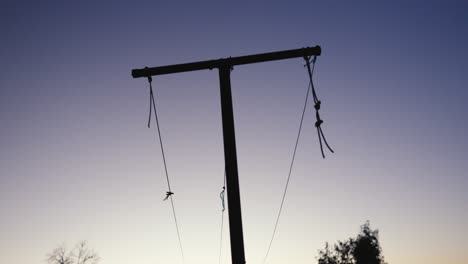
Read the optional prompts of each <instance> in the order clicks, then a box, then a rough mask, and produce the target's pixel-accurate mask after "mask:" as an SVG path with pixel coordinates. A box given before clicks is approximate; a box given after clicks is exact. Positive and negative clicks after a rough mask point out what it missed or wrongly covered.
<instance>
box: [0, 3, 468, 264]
mask: <svg viewBox="0 0 468 264" xmlns="http://www.w3.org/2000/svg"><path fill="white" fill-rule="evenodd" d="M169 2H170V1H131V2H130V1H128V2H127V3H123V2H119V1H108V2H107V3H104V1H30V2H26V1H8V0H7V1H2V3H1V7H0V28H1V43H0V58H1V62H2V63H1V64H0V121H1V128H0V150H1V151H0V213H1V217H0V263H5V264H6V263H14V264H33V263H45V255H46V253H48V252H50V251H51V250H52V249H53V248H54V247H55V246H57V245H59V244H61V243H62V242H63V243H65V244H66V245H68V246H73V245H74V244H75V243H76V242H77V241H79V240H82V239H86V240H87V241H88V242H89V243H90V245H91V246H92V247H93V248H95V249H96V250H97V251H98V252H99V254H100V256H101V259H102V260H101V262H100V263H101V264H109V263H112V264H129V263H135V264H136V263H138V264H155V263H181V258H180V254H179V249H178V245H177V236H176V232H175V228H174V225H173V219H172V215H171V211H170V210H171V209H170V205H169V203H165V202H162V201H161V200H162V198H164V193H165V191H166V182H165V178H164V168H163V163H162V159H161V154H160V149H159V144H158V142H157V139H156V131H155V129H154V128H152V129H151V130H150V129H148V128H146V122H147V118H148V100H149V99H148V86H147V83H146V80H144V79H132V78H131V76H130V71H131V69H133V68H141V67H144V66H159V65H166V64H174V63H182V62H190V61H196V60H205V59H216V58H221V57H228V56H240V55H248V54H254V53H260V52H269V51H277V50H285V49H295V48H300V47H305V46H315V45H321V46H322V56H321V57H319V58H318V61H317V67H316V71H315V74H314V78H315V84H316V86H317V90H318V95H319V97H320V98H321V100H322V102H323V104H322V105H323V107H322V110H321V114H322V117H323V119H324V120H325V123H324V126H323V129H324V132H325V134H326V135H327V139H328V140H329V142H330V143H331V145H332V146H333V147H334V149H335V150H336V154H335V155H328V156H327V159H325V160H322V158H321V156H320V151H319V146H318V141H317V136H316V131H315V130H314V129H315V128H314V118H315V117H314V116H313V112H312V111H311V110H312V109H313V108H312V105H309V108H308V111H307V112H306V117H305V123H304V127H303V131H302V136H301V140H300V143H299V148H298V152H297V156H296V164H295V167H294V170H293V175H292V179H291V183H290V186H289V192H288V196H287V198H286V203H285V207H284V210H283V216H282V218H281V220H280V225H279V228H278V233H277V237H276V240H275V242H274V244H273V247H272V251H271V253H270V257H269V261H268V263H271V264H279V263H316V259H315V258H316V256H317V250H318V249H320V248H323V246H324V244H325V242H326V241H329V242H335V241H336V240H341V239H346V238H349V237H351V236H354V235H356V234H357V232H358V231H359V226H360V225H361V224H363V223H364V222H365V221H366V220H367V219H368V220H370V221H371V225H372V226H373V227H375V228H378V229H379V230H380V235H381V245H382V247H383V253H384V256H385V259H386V261H387V262H389V263H391V264H397V263H398V264H410V263H411V264H432V263H434V264H435V263H453V264H466V263H468V224H467V223H468V192H467V191H466V190H467V187H468V177H467V174H466V171H467V170H468V163H467V157H468V140H466V134H467V133H468V129H467V128H468V123H467V121H466V116H467V115H468V107H467V106H466V102H467V99H468V90H467V89H466V88H467V83H468V74H467V73H468V52H467V51H466V47H468V15H467V11H468V4H467V3H466V1H435V2H434V1H401V2H397V1H327V2H328V3H327V4H324V3H318V2H317V3H314V2H313V1H283V3H272V2H271V1H255V3H253V2H254V1H250V2H248V1H246V2H245V3H241V1H231V2H229V3H223V1H186V3H181V2H178V1H171V2H173V3H169ZM195 2H196V3H195ZM321 2H325V1H321ZM377 2H379V3H377ZM303 65H304V62H303V60H302V59H292V60H285V61H277V62H270V63H262V64H255V65H246V66H239V67H236V68H235V69H234V71H233V73H232V76H231V78H232V87H233V100H234V111H235V126H236V136H237V150H238V162H239V173H240V187H241V199H242V212H243V223H244V231H245V234H244V237H245V246H246V259H247V263H261V261H262V259H263V256H264V254H265V252H266V249H267V246H268V241H269V239H270V236H271V232H272V229H273V226H274V220H275V219H274V218H275V216H276V213H277V210H278V206H279V204H280V201H281V194H282V190H283V187H284V184H285V181H286V177H287V172H288V166H289V162H290V158H291V154H292V151H293V146H294V140H295V136H296V133H297V127H298V124H299V120H300V114H301V111H302V106H303V100H304V96H305V91H306V87H307V82H308V80H307V74H306V69H305V68H304V67H303ZM218 85H219V80H218V72H217V71H199V72H192V73H182V74H175V75H167V76H160V77H156V78H154V86H155V88H156V90H155V92H156V100H157V107H158V113H159V118H160V122H161V125H162V136H163V140H164V144H165V150H166V158H167V161H168V166H169V167H168V169H169V174H170V177H171V181H172V187H173V190H174V192H175V193H176V194H175V196H174V198H175V205H176V208H177V212H178V217H179V225H180V228H181V233H182V242H183V245H184V250H185V255H186V260H187V261H186V263H202V262H203V263H217V261H218V250H219V249H218V245H219V241H218V240H219V228H220V220H221V219H220V217H221V213H220V209H221V204H220V200H219V192H220V191H221V186H222V180H223V167H224V165H223V160H224V158H223V149H222V147H223V145H222V133H221V132H222V130H221V114H220V99H219V86H218ZM225 227H227V226H225ZM227 231H228V229H227V228H226V229H225V233H224V234H225V236H224V237H225V240H224V248H223V263H229V262H230V252H229V247H228V246H229V241H228V235H227V234H228V233H227Z"/></svg>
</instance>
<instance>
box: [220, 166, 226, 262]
mask: <svg viewBox="0 0 468 264" xmlns="http://www.w3.org/2000/svg"><path fill="white" fill-rule="evenodd" d="M225 194H226V171H225V172H224V184H223V190H222V191H221V192H220V193H219V198H221V205H222V206H223V209H222V210H221V232H220V239H219V260H218V262H219V264H221V251H222V249H223V226H224V210H226V207H225V205H224V195H225Z"/></svg>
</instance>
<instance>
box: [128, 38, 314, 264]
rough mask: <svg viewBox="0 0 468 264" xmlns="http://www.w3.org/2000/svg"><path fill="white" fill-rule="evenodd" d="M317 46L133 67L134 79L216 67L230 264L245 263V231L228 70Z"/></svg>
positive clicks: (309, 52)
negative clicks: (226, 197)
mask: <svg viewBox="0 0 468 264" xmlns="http://www.w3.org/2000/svg"><path fill="white" fill-rule="evenodd" d="M320 54H321V48H320V46H315V47H311V48H302V49H294V50H286V51H277V52H270V53H262V54H255V55H248V56H240V57H232V58H226V59H218V60H208V61H199V62H191V63H183V64H175V65H168V66H160V67H153V68H143V69H134V70H132V76H133V78H140V77H150V76H155V75H164V74H172V73H179V72H188V71H198V70H208V69H210V70H212V69H215V68H218V69H219V83H220V89H221V112H222V122H223V140H224V162H225V166H226V167H225V169H226V189H227V193H228V209H229V233H230V239H231V258H232V264H244V263H245V252H244V234H243V231H242V230H243V229H242V213H241V203H240V191H239V173H238V169H237V151H236V137H235V132H234V113H233V109H232V94H231V69H232V67H233V66H236V65H243V64H251V63H258V62H266V61H275V60H284V59H291V58H297V57H307V56H319V55H320Z"/></svg>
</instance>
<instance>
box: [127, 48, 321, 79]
mask: <svg viewBox="0 0 468 264" xmlns="http://www.w3.org/2000/svg"><path fill="white" fill-rule="evenodd" d="M321 53H322V49H321V48H320V46H315V47H307V48H301V49H293V50H283V51H276V52H269V53H261V54H255V55H247V56H240V57H230V58H225V59H217V60H207V61H198V62H191V63H182V64H174V65H167V66H160V67H152V68H143V69H134V70H132V76H133V78H141V77H150V76H155V75H163V74H172V73H179V72H189V71H199V70H211V69H214V68H224V67H232V66H236V65H243V64H252V63H258V62H266V61H275V60H285V59H292V58H297V57H305V56H320V54H321Z"/></svg>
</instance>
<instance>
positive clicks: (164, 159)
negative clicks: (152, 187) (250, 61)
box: [148, 76, 185, 262]
mask: <svg viewBox="0 0 468 264" xmlns="http://www.w3.org/2000/svg"><path fill="white" fill-rule="evenodd" d="M148 82H149V88H150V110H149V118H148V128H150V123H151V111H152V109H153V110H154V117H155V119H156V127H157V129H158V136H159V143H160V145H161V153H162V158H163V163H164V171H165V172H166V180H167V188H168V191H167V192H166V198H164V200H163V201H166V200H167V199H169V198H170V200H171V206H172V214H173V215H174V222H175V226H176V230H177V237H178V239H179V247H180V253H181V254H182V262H185V257H184V251H183V249H182V240H181V239H180V231H179V225H178V223H177V216H176V211H175V206H174V200H173V199H172V195H173V194H174V193H173V192H172V190H171V184H170V182H169V174H168V172H167V164H166V156H165V155H164V147H163V143H162V139H161V130H160V129H159V120H158V112H157V111H156V101H155V100H154V94H153V86H152V82H153V79H152V78H151V76H149V77H148Z"/></svg>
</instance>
